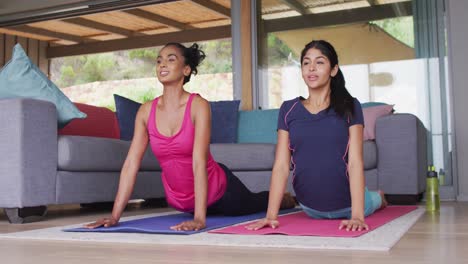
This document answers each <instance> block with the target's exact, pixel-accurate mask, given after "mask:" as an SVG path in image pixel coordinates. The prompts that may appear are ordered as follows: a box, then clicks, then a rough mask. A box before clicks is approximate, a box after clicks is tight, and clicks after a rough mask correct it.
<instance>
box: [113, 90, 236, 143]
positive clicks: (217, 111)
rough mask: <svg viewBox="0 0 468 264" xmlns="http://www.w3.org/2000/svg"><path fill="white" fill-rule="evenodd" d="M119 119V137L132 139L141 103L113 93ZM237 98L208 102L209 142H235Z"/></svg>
mask: <svg viewBox="0 0 468 264" xmlns="http://www.w3.org/2000/svg"><path fill="white" fill-rule="evenodd" d="M114 100H115V109H116V114H117V119H118V120H119V128H120V139H123V140H132V138H133V130H134V129H135V118H136V114H137V112H138V109H139V108H140V106H141V104H140V103H138V102H135V101H132V100H130V99H128V98H125V97H122V96H120V95H116V94H114ZM239 104H240V101H239V100H235V101H218V102H210V107H211V141H210V142H211V143H235V142H236V140H237V125H238V116H239Z"/></svg>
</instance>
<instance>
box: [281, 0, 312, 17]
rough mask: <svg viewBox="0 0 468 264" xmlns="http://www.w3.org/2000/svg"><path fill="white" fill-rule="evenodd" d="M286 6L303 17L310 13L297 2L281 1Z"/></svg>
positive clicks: (293, 0) (291, 0)
mask: <svg viewBox="0 0 468 264" xmlns="http://www.w3.org/2000/svg"><path fill="white" fill-rule="evenodd" d="M281 2H283V3H284V4H285V5H287V6H289V7H290V8H291V9H293V10H294V11H296V12H298V13H299V14H301V15H307V14H309V13H310V12H309V11H308V10H307V9H306V8H305V6H303V5H302V4H301V2H299V1H297V0H281Z"/></svg>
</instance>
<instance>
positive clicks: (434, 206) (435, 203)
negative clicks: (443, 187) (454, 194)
mask: <svg viewBox="0 0 468 264" xmlns="http://www.w3.org/2000/svg"><path fill="white" fill-rule="evenodd" d="M439 208H440V201H439V179H438V178H437V172H436V171H435V167H434V166H432V165H431V166H429V168H428V170H427V179H426V210H427V211H429V212H436V211H439Z"/></svg>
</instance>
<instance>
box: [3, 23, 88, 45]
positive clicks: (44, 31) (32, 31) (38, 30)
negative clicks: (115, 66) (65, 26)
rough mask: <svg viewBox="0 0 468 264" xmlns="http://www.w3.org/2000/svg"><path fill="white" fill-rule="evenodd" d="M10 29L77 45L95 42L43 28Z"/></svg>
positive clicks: (23, 26) (21, 26)
mask: <svg viewBox="0 0 468 264" xmlns="http://www.w3.org/2000/svg"><path fill="white" fill-rule="evenodd" d="M8 28H9V29H12V30H16V31H20V32H24V33H30V34H36V35H41V36H45V37H50V38H54V39H62V40H68V41H72V42H75V43H84V42H92V41H95V40H93V39H90V38H86V37H81V36H77V35H72V34H66V33H61V32H55V31H51V30H47V29H43V28H36V27H31V26H27V25H20V26H12V27H8Z"/></svg>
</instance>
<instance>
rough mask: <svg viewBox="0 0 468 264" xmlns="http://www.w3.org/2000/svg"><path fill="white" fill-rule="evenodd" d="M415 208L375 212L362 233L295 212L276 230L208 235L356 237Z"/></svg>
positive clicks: (227, 230)
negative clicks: (367, 228)
mask: <svg viewBox="0 0 468 264" xmlns="http://www.w3.org/2000/svg"><path fill="white" fill-rule="evenodd" d="M417 208H418V207H417V206H388V207H386V208H385V209H383V210H380V211H377V212H375V213H374V214H372V215H371V216H369V217H366V223H367V225H368V226H369V230H364V231H346V230H344V229H342V230H339V229H338V227H339V225H340V223H341V221H342V220H339V219H336V220H335V219H333V220H325V219H312V218H310V217H309V216H307V215H306V214H305V213H304V212H296V213H292V214H288V215H283V216H280V217H279V218H278V221H279V222H280V226H279V227H278V228H275V229H273V228H270V227H265V228H262V229H260V230H256V231H251V230H247V229H246V228H245V226H246V225H248V224H241V225H236V226H231V227H226V228H222V229H218V230H213V231H210V233H219V234H239V235H268V234H283V235H290V236H321V237H358V236H361V235H364V234H365V233H368V232H371V231H372V230H374V229H376V228H378V227H380V226H382V225H384V224H386V223H388V222H390V221H392V220H394V219H396V218H398V217H400V216H403V215H405V214H407V213H409V212H411V211H413V210H416V209H417Z"/></svg>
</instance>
